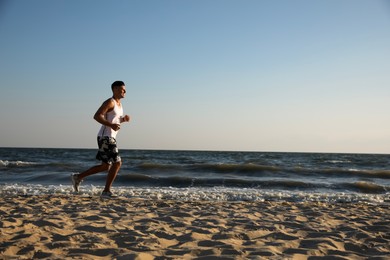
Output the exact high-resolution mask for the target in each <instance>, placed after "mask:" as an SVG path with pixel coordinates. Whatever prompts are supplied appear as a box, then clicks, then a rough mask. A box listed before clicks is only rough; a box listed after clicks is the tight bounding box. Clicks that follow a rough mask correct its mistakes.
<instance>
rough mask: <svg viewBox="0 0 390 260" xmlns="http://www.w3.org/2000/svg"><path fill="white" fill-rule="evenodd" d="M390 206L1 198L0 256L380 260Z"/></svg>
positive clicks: (385, 250) (388, 245) (388, 240)
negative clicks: (334, 259) (315, 257)
mask: <svg viewBox="0 0 390 260" xmlns="http://www.w3.org/2000/svg"><path fill="white" fill-rule="evenodd" d="M389 213H390V206H389V205H370V204H366V203H324V202H286V201H280V202H279V201H264V202H261V201H252V202H246V201H215V202H213V201H199V200H196V201H182V200H172V199H170V200H152V199H139V198H138V199H137V198H124V197H118V198H115V199H101V198H100V197H98V196H89V197H85V196H77V195H68V196H64V195H36V196H29V195H28V196H3V197H2V198H1V199H0V219H1V222H0V225H1V226H0V234H1V238H0V256H1V257H2V258H5V259H7V258H11V259H12V258H17V259H28V258H50V259H64V258H78V259H112V258H116V259H136V258H137V257H138V258H139V259H162V258H163V259H194V258H195V259H196V258H202V257H205V258H207V257H220V258H224V259H248V258H249V259H261V258H271V259H307V258H309V257H310V256H332V257H339V258H338V259H368V258H372V257H376V259H386V258H387V257H389V256H390V232H389V231H390V220H389V219H388V216H389Z"/></svg>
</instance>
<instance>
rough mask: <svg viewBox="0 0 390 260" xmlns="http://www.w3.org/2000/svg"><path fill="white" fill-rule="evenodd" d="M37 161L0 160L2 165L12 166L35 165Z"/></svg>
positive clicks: (0, 165)
mask: <svg viewBox="0 0 390 260" xmlns="http://www.w3.org/2000/svg"><path fill="white" fill-rule="evenodd" d="M35 164H37V163H35V162H24V161H7V160H5V161H3V160H0V167H10V166H28V165H35Z"/></svg>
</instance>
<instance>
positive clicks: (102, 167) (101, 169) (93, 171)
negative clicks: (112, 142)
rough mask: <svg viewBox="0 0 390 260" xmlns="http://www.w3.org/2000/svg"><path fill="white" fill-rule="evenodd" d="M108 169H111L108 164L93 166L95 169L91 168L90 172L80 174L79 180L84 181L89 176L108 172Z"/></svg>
mask: <svg viewBox="0 0 390 260" xmlns="http://www.w3.org/2000/svg"><path fill="white" fill-rule="evenodd" d="M108 169H110V165H109V164H108V163H105V162H102V164H100V165H96V166H93V167H91V168H89V169H88V170H86V171H84V172H82V173H80V174H78V175H77V178H79V179H80V180H82V179H84V178H85V177H87V176H89V175H92V174H96V173H99V172H104V171H107V170H108Z"/></svg>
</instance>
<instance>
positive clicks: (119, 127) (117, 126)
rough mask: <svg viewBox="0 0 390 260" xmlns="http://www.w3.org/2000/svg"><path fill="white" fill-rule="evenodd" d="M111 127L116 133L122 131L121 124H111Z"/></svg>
mask: <svg viewBox="0 0 390 260" xmlns="http://www.w3.org/2000/svg"><path fill="white" fill-rule="evenodd" d="M110 127H111V128H112V130H114V131H118V130H119V129H121V125H120V124H111V125H110Z"/></svg>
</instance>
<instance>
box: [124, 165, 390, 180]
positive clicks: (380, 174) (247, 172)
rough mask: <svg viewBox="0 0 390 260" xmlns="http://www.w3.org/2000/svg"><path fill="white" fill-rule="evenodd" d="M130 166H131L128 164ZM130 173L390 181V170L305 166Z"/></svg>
mask: <svg viewBox="0 0 390 260" xmlns="http://www.w3.org/2000/svg"><path fill="white" fill-rule="evenodd" d="M130 165H131V164H130ZM129 169H130V170H132V171H136V172H137V171H138V172H143V173H148V172H170V173H175V172H182V173H194V174H198V173H213V174H240V176H278V175H282V174H290V175H291V174H294V175H297V176H309V175H311V176H324V177H335V178H337V177H354V176H355V177H373V178H382V179H390V170H377V169H376V170H375V169H374V170H368V169H355V168H341V167H340V168H337V167H334V168H319V167H305V166H298V165H297V166H275V165H261V164H253V163H247V164H228V163H217V164H210V163H207V164H183V165H180V164H159V163H141V164H139V165H131V167H129Z"/></svg>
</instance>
